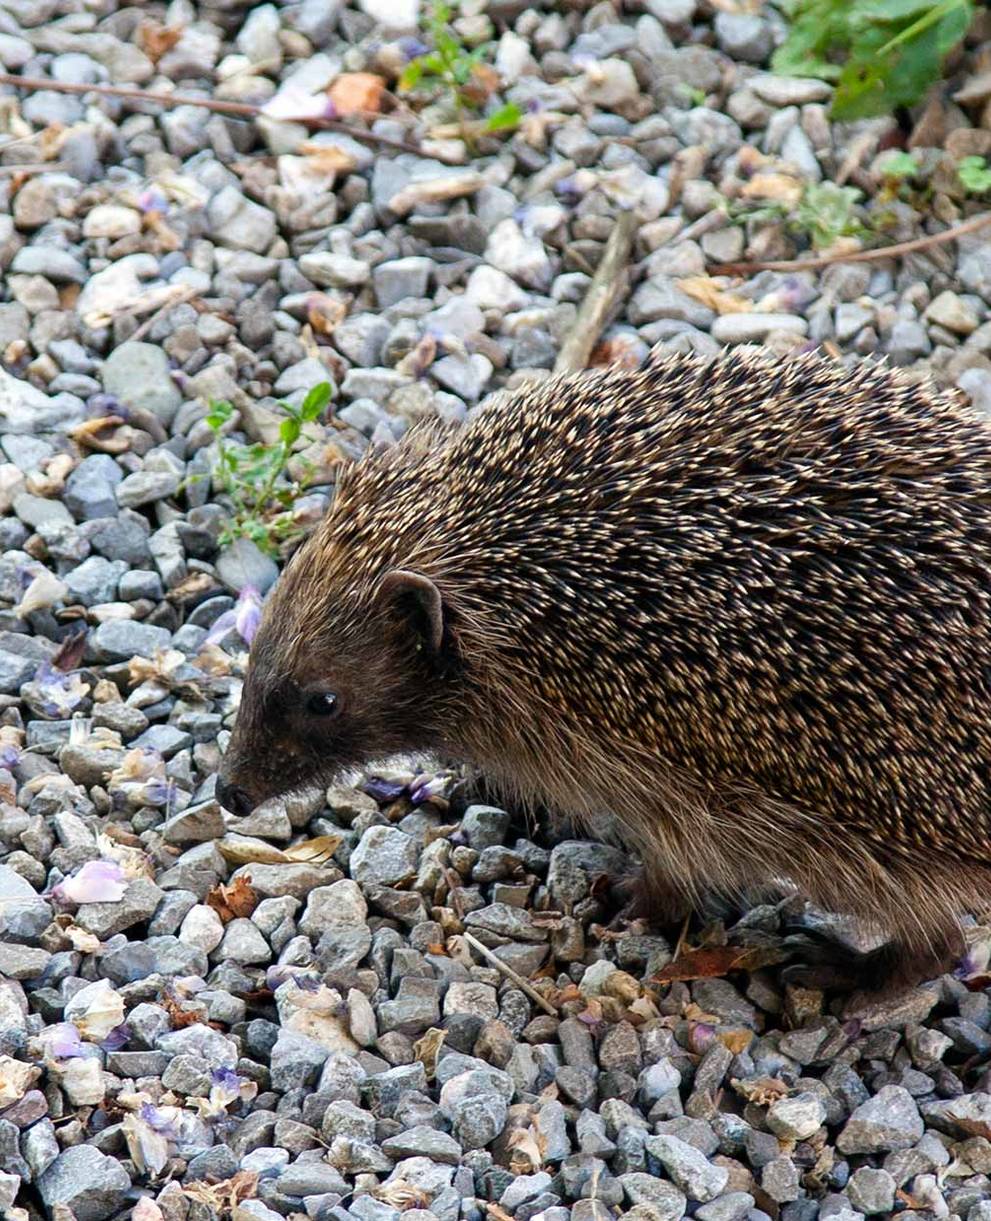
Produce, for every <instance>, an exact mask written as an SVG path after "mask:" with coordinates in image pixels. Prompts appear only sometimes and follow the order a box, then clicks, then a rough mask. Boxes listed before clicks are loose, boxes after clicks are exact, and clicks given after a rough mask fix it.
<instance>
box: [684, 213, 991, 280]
mask: <svg viewBox="0 0 991 1221" xmlns="http://www.w3.org/2000/svg"><path fill="white" fill-rule="evenodd" d="M988 224H991V212H982V213H981V214H980V216H972V217H971V218H970V220H965V221H961V222H960V224H959V225H951V227H950V228H949V229H944V230H943V231H942V233H929V234H927V235H926V236H925V237H915V238H913V239H912V240H911V241H910V242H896V243H895V244H894V245H893V246H880V247H879V248H878V249H877V250H855V251H852V252H851V253H850V254H823V255H820V256H819V258H817V259H780V260H777V261H772V262H768V263H716V264H715V265H714V266H712V267H709V268H707V271H708V274H709V275H710V276H740V275H749V274H750V273H751V272H752V271H812V270H815V268H817V267H829V266H831V265H832V264H833V263H870V262H873V261H874V260H876V259H893V258H895V257H896V256H897V255H900V254H911V253H912V252H913V251H914V250H926V249H927V248H928V247H930V246H940V245H942V243H943V242H952V241H954V240H955V239H956V238H958V237H964V236H966V234H968V233H973V232H974V230H975V229H981V228H983V227H984V226H985V225H988Z"/></svg>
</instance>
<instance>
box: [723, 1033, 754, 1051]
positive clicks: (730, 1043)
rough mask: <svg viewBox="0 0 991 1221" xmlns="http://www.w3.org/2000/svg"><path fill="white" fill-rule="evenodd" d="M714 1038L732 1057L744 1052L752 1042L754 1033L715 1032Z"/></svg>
mask: <svg viewBox="0 0 991 1221" xmlns="http://www.w3.org/2000/svg"><path fill="white" fill-rule="evenodd" d="M716 1038H717V1039H718V1040H719V1042H720V1043H722V1045H723V1046H724V1047H726V1048H728V1050H729V1051H731V1052H732V1053H733V1055H734V1056H738V1055H740V1054H741V1053H743V1052H745V1051H746V1050H747V1048H748V1047H749V1046H750V1044H751V1043H752V1042H753V1041H754V1032H753V1031H752V1030H717V1031H716Z"/></svg>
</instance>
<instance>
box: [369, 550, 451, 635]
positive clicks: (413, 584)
mask: <svg viewBox="0 0 991 1221" xmlns="http://www.w3.org/2000/svg"><path fill="white" fill-rule="evenodd" d="M381 588H382V595H383V596H384V597H386V598H388V599H390V600H391V601H392V602H393V604H394V605H395V606H397V607H399V608H401V609H402V610H403V611H404V613H405V614H406V615H407V616H408V617H409V619H410V622H411V624H412V626H413V627H414V630H415V631H417V632H418V633H419V635H420V638H421V639H422V642H423V644H424V646H425V647H426V648H427V649H428V650H429V652H430V653H431V654H433V655H434V656H436V655H438V654H439V653H440V651H441V647H442V646H443V644H444V602H443V599H442V598H441V596H440V590H439V589H438V588H437V586H436V585H435V584H434V583H433V581H431V580H430V578H429V577H425V576H423V575H422V574H420V573H418V572H409V571H408V570H406V569H405V568H394V569H393V570H392V571H391V572H387V573H386V574H385V576H384V577H383V578H382V587H381Z"/></svg>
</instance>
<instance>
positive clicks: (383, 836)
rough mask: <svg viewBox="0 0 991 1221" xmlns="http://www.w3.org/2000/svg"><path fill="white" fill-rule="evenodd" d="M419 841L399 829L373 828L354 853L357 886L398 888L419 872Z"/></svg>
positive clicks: (365, 834) (353, 870)
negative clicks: (397, 885)
mask: <svg viewBox="0 0 991 1221" xmlns="http://www.w3.org/2000/svg"><path fill="white" fill-rule="evenodd" d="M418 855H419V854H418V850H417V846H416V841H415V840H414V839H412V838H411V837H410V836H408V835H406V834H405V833H404V832H402V831H399V830H398V829H397V828H395V827H379V826H376V827H369V828H368V830H367V831H366V832H365V833H364V834H363V835H362V837H361V839H360V840H359V841H358V845H357V847H356V848H355V849H354V851H353V852H352V853H351V861H350V873H351V876H352V877H353V878H354V880H355V881H356V882H359V883H378V884H380V885H382V886H394V885H396V884H397V883H399V882H403V881H405V880H406V879H407V878H409V877H411V876H412V875H413V874H414V873H415V872H416V866H417V858H418Z"/></svg>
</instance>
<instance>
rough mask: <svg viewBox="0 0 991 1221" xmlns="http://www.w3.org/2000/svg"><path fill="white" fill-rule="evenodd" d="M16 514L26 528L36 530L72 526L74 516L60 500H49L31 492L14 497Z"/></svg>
mask: <svg viewBox="0 0 991 1221" xmlns="http://www.w3.org/2000/svg"><path fill="white" fill-rule="evenodd" d="M14 512H15V513H16V514H17V516H18V517H19V518H20V519H21V521H22V522H24V524H25V525H26V526H31V527H32V528H33V529H35V530H37V529H38V527H39V526H42V525H50V524H58V525H63V524H64V525H67V526H70V525H72V514H71V513H70V512H69V510H68V509H67V508H66V507H65V505H64V504H62V502H61V501H60V500H48V499H46V497H44V496H33V495H32V494H31V493H30V492H21V493H20V494H19V495H17V496H15V497H14Z"/></svg>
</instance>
